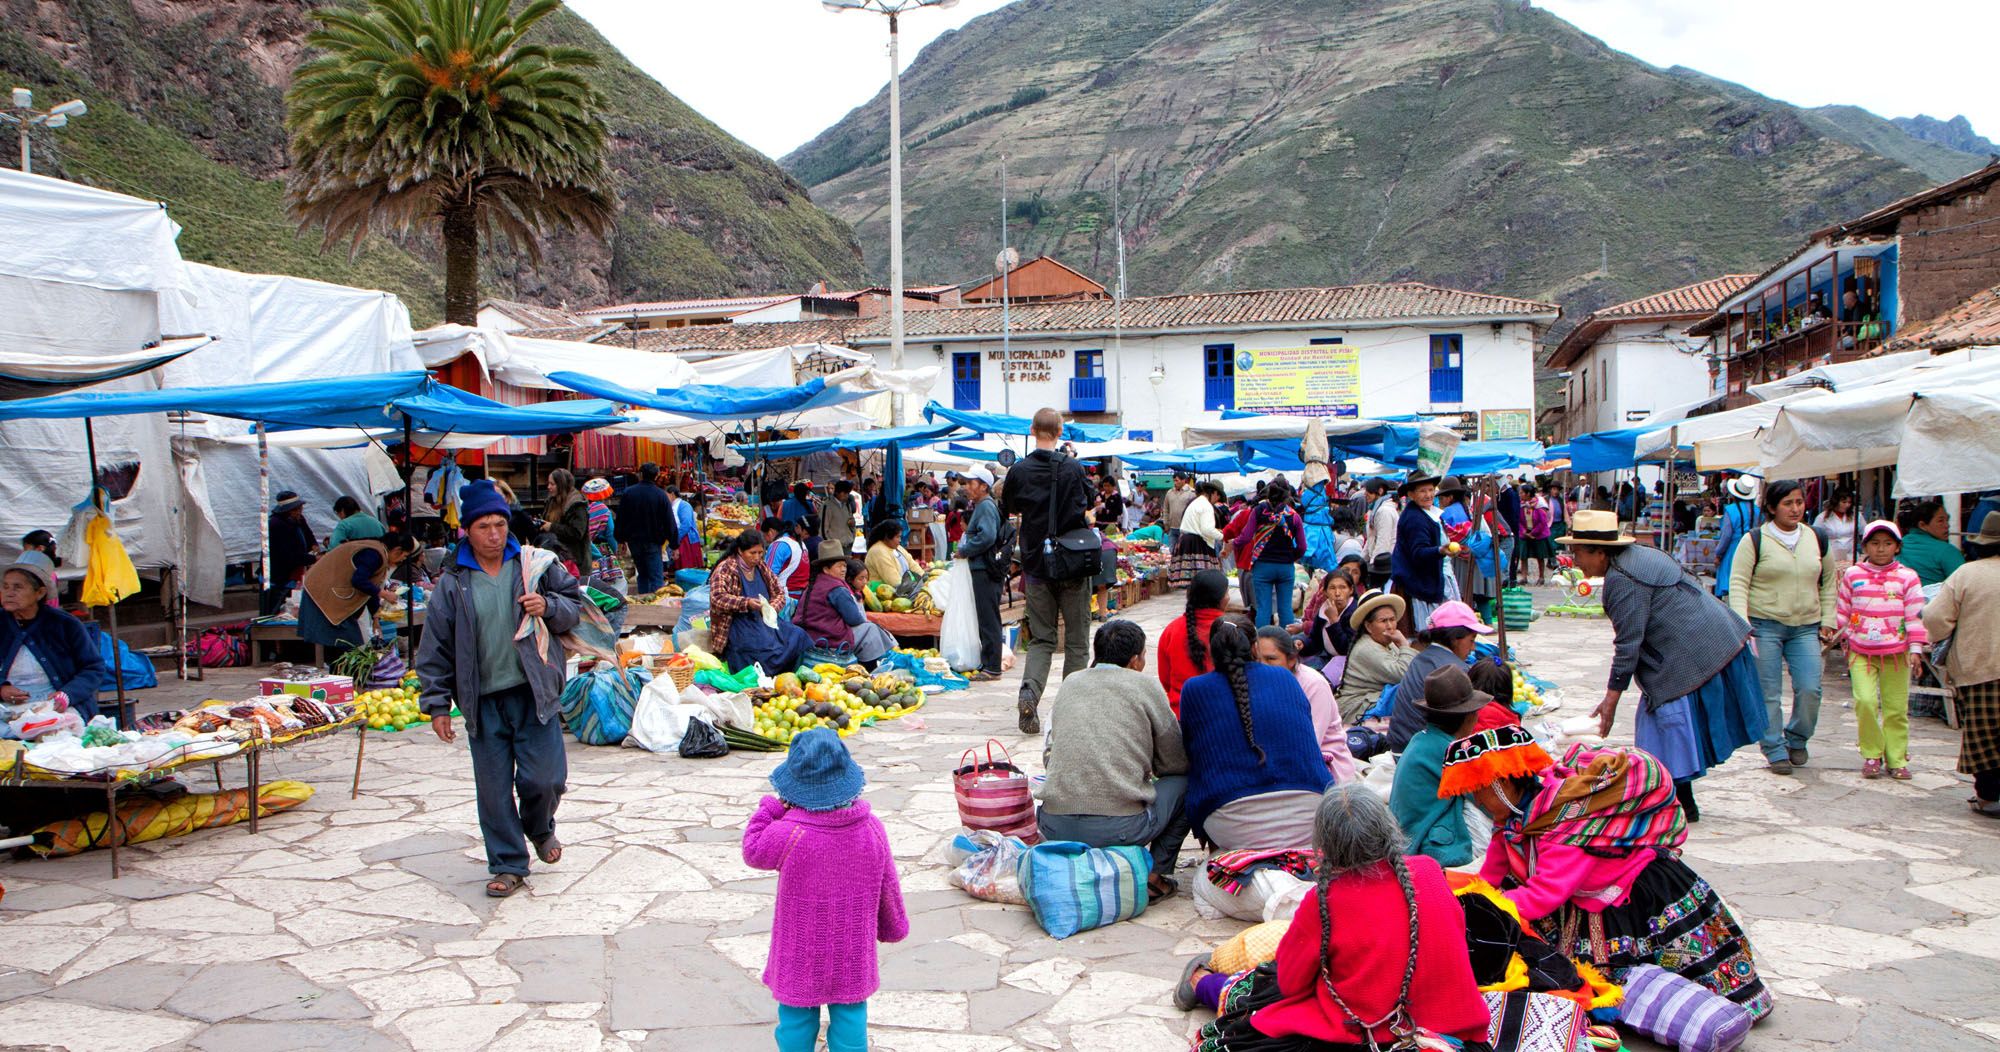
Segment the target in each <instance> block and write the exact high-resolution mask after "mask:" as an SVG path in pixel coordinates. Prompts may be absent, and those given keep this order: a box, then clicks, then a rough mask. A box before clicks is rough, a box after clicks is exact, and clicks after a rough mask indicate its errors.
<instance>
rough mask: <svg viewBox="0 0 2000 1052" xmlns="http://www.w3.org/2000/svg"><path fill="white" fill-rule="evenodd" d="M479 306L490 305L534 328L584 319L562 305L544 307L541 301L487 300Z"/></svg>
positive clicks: (573, 322) (567, 323)
mask: <svg viewBox="0 0 2000 1052" xmlns="http://www.w3.org/2000/svg"><path fill="white" fill-rule="evenodd" d="M479 306H480V307H481V308H488V307H490V308H492V309H494V310H497V311H499V312H500V313H502V314H505V315H506V316H508V317H509V318H512V319H514V320H515V321H518V322H520V323H521V324H522V325H525V326H528V327H529V328H533V329H548V328H555V327H558V326H563V325H578V324H581V323H582V321H583V319H582V318H579V317H577V316H576V315H575V314H572V313H570V312H569V311H566V310H563V309H562V308H560V307H544V306H542V305H541V304H539V303H523V302H521V301H519V300H487V301H485V302H484V303H481V304H480V305H479Z"/></svg>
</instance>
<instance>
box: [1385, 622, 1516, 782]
mask: <svg viewBox="0 0 2000 1052" xmlns="http://www.w3.org/2000/svg"><path fill="white" fill-rule="evenodd" d="M1492 634H1493V629H1492V627H1491V626H1489V625H1486V624H1484V623H1482V622H1481V621H1480V620H1479V617H1478V616H1477V615H1475V614H1474V613H1473V612H1472V608H1471V607H1469V606H1467V605H1465V604H1464V603H1461V602H1459V601H1458V600H1456V599H1453V600H1451V601H1450V602H1447V603H1441V604H1439V605H1438V608H1437V609H1436V610H1433V611H1432V612H1431V624H1430V627H1429V628H1426V629H1424V630H1423V631H1421V632H1419V633H1417V656H1416V657H1413V658H1411V659H1410V667H1409V668H1408V669H1406V670H1405V671H1404V672H1403V681H1402V682H1401V683H1400V684H1398V685H1397V687H1396V707H1395V708H1394V709H1393V710H1391V711H1390V713H1389V749H1390V751H1391V752H1402V751H1403V749H1404V748H1405V747H1406V746H1408V745H1409V744H1410V739H1411V738H1412V737H1414V736H1415V735H1416V733H1417V732H1418V731H1420V730H1422V729H1423V726H1424V710H1423V702H1424V680H1426V679H1429V678H1430V674H1431V673H1433V672H1436V671H1437V670H1438V669H1441V668H1443V667H1445V666H1446V665H1463V664H1465V659H1466V658H1468V657H1471V656H1472V648H1473V646H1474V645H1475V644H1477V643H1478V642H1479V637H1480V636H1490V635H1492Z"/></svg>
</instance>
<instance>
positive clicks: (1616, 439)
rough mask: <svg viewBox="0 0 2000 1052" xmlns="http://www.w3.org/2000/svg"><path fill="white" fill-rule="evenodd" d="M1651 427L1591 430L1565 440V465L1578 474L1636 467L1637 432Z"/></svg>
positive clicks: (1643, 431)
mask: <svg viewBox="0 0 2000 1052" xmlns="http://www.w3.org/2000/svg"><path fill="white" fill-rule="evenodd" d="M1658 429H1659V428H1658V426H1657V425H1655V426H1653V427H1628V428H1624V429H1622V430H1618V431H1593V432H1591V433H1590V434H1588V435H1578V436H1576V437H1575V438H1572V439H1570V440H1569V469H1570V470H1571V471H1572V472H1575V473H1576V474H1579V475H1588V474H1590V473H1592V472H1597V471H1623V470H1625V469H1627V468H1631V467H1636V466H1638V463H1639V457H1638V454H1637V450H1638V446H1639V436H1640V435H1641V434H1644V433H1645V432H1647V431H1656V430H1658Z"/></svg>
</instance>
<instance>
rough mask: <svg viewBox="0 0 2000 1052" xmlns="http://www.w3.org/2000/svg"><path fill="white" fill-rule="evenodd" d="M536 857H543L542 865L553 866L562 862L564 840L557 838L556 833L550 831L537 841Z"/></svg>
mask: <svg viewBox="0 0 2000 1052" xmlns="http://www.w3.org/2000/svg"><path fill="white" fill-rule="evenodd" d="M535 857H536V858H539V859H541V860H542V865H545V866H553V865H555V864H556V863H558V862H561V861H562V841H560V840H557V839H556V835H555V834H554V833H550V834H549V835H548V836H545V837H543V838H542V839H540V840H537V841H535Z"/></svg>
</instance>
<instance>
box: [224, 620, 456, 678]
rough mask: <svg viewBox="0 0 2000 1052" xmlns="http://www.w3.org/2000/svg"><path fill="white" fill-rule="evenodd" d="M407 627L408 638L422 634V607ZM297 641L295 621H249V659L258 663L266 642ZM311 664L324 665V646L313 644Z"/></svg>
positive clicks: (398, 623)
mask: <svg viewBox="0 0 2000 1052" xmlns="http://www.w3.org/2000/svg"><path fill="white" fill-rule="evenodd" d="M399 609H400V608H399ZM381 624H382V625H384V626H391V625H393V626H394V627H395V628H396V630H397V631H398V632H399V633H400V632H401V631H402V630H403V629H404V628H405V627H406V626H405V625H404V624H403V622H401V621H384V622H381ZM408 627H409V628H410V638H411V640H412V641H414V640H416V639H417V638H418V637H419V636H421V635H422V634H423V627H424V610H423V608H422V607H419V608H418V609H417V618H416V620H415V621H412V622H410V625H409V626H408ZM298 641H299V623H298V622H297V621H273V620H257V621H252V622H250V660H252V661H254V662H256V663H258V664H263V663H264V658H265V651H264V646H265V645H266V644H276V643H296V642H298ZM313 664H315V665H318V666H320V667H321V668H325V667H326V648H325V647H323V646H319V645H317V644H315V645H314V646H313Z"/></svg>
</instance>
